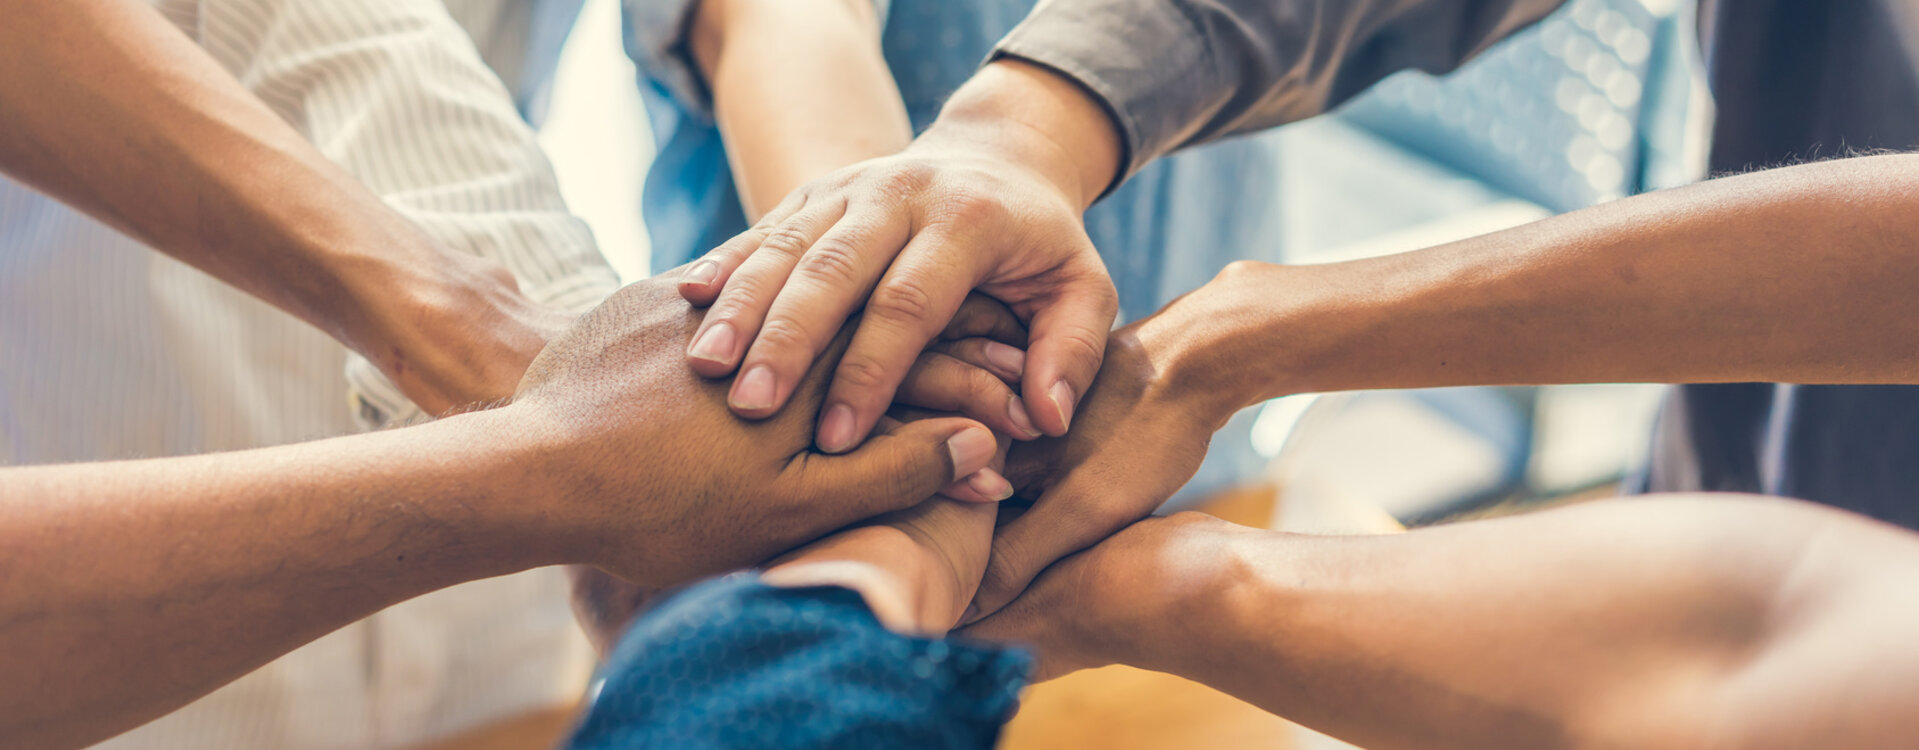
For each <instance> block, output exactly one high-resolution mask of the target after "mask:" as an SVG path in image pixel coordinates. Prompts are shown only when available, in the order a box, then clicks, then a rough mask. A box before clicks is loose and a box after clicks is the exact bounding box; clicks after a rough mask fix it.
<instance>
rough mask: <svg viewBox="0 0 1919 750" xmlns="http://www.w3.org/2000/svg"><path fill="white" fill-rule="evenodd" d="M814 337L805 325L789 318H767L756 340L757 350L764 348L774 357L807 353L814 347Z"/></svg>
mask: <svg viewBox="0 0 1919 750" xmlns="http://www.w3.org/2000/svg"><path fill="white" fill-rule="evenodd" d="M813 341H814V339H813V337H812V335H811V332H810V331H809V330H808V329H807V326H806V324H805V323H801V322H800V321H798V320H795V319H793V318H788V317H772V318H767V319H766V322H765V323H762V324H761V325H760V333H759V336H758V337H756V338H755V341H754V346H755V348H761V347H763V348H764V350H765V351H766V352H768V353H770V354H772V355H774V356H776V357H777V356H779V355H781V354H786V353H790V352H796V351H805V350H806V349H808V348H809V347H811V346H812V345H813Z"/></svg>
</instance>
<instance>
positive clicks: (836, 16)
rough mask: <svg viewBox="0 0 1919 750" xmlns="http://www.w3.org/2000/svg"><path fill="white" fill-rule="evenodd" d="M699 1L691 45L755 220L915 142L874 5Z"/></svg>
mask: <svg viewBox="0 0 1919 750" xmlns="http://www.w3.org/2000/svg"><path fill="white" fill-rule="evenodd" d="M694 1H695V2H697V4H698V7H697V8H696V9H695V10H694V16H693V23H692V28H691V33H690V39H689V40H688V41H689V42H690V45H688V46H690V47H691V50H690V51H691V52H692V55H693V58H694V60H695V61H696V62H697V64H698V67H699V70H700V72H701V74H702V78H703V79H704V80H705V81H706V83H707V89H708V91H710V92H711V95H712V106H713V115H714V119H715V120H716V121H717V122H718V123H719V127H720V132H721V133H722V134H723V135H724V137H725V139H726V150H727V157H728V159H729V160H730V161H731V162H732V167H733V180H734V182H735V183H737V184H738V185H739V190H740V203H741V205H743V206H745V208H746V218H747V220H748V221H749V222H750V221H757V220H758V219H759V218H760V217H761V216H762V215H765V214H766V212H767V211H770V210H772V208H773V207H774V206H776V205H779V202H780V201H781V200H782V199H784V198H785V197H786V194H787V193H790V192H792V191H793V189H794V188H797V187H799V186H800V185H803V184H805V183H807V182H809V181H811V180H812V179H813V178H816V177H819V176H820V175H823V174H826V173H828V172H831V171H833V170H835V169H839V168H840V167H844V166H846V165H848V164H852V163H854V162H856V161H860V160H862V159H871V158H873V157H876V156H885V155H887V154H891V153H893V152H896V151H898V150H900V149H901V148H904V147H905V146H906V144H907V143H908V142H909V141H911V140H912V139H913V126H912V124H911V123H910V122H908V121H907V119H906V105H905V103H903V102H902V101H900V92H899V87H898V86H897V85H896V84H894V83H893V73H892V71H891V70H889V69H888V68H887V66H886V59H885V58H884V57H883V56H882V55H881V53H880V26H881V24H882V22H883V21H884V19H883V18H881V15H880V11H879V9H878V8H875V7H874V5H875V4H874V3H873V2H872V0H804V1H803V2H790V1H788V0H694ZM691 270H693V271H698V270H700V269H691Z"/></svg>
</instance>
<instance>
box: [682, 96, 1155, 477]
mask: <svg viewBox="0 0 1919 750" xmlns="http://www.w3.org/2000/svg"><path fill="white" fill-rule="evenodd" d="M1117 144H1118V136H1117V134H1116V130H1115V129H1114V126H1113V124H1112V123H1111V122H1110V120H1109V119H1108V117H1107V115H1106V114H1105V112H1104V110H1103V109H1101V108H1100V105H1098V104H1097V103H1096V102H1094V101H1093V100H1092V99H1091V98H1090V97H1088V96H1087V95H1086V94H1085V93H1083V92H1082V91H1080V90H1079V89H1078V88H1077V86H1076V85H1075V84H1073V83H1071V82H1069V81H1067V80H1066V79H1063V78H1061V77H1059V76H1057V75H1055V74H1053V73H1051V72H1047V71H1044V70H1043V69H1040V68H1037V67H1034V66H1031V65H1027V64H1025V63H1018V62H1012V61H1002V62H996V63H993V64H992V65H989V66H987V68H986V69H984V70H982V72H981V73H980V74H979V75H978V76H976V77H975V78H974V80H973V81H972V82H969V83H968V84H967V85H966V86H965V87H963V88H962V89H961V90H960V92H958V93H956V94H955V95H954V97H953V99H952V100H951V101H950V102H949V103H948V105H947V107H946V109H945V110H944V111H943V112H942V113H941V116H940V120H939V122H938V123H936V124H935V125H934V126H933V127H932V128H931V129H930V130H928V131H927V133H926V134H925V135H923V136H921V137H920V138H919V139H918V140H916V141H915V142H914V143H913V144H912V145H911V146H910V147H908V148H907V149H906V150H905V151H904V152H902V153H900V154H898V155H896V156H890V157H885V158H881V159H874V160H870V161H867V162H863V163H860V164H856V165H853V166H851V167H848V168H846V169H843V170H840V171H839V172H836V173H834V174H831V175H828V176H827V177H824V178H821V179H819V180H816V181H814V182H813V183H811V184H809V185H807V186H805V187H802V188H801V189H800V190H798V191H796V192H795V193H794V194H792V195H791V196H789V197H788V198H787V200H786V201H785V202H783V203H781V204H780V205H779V206H777V207H775V208H774V209H773V211H772V212H770V213H768V214H767V215H766V216H765V217H764V218H762V219H761V221H760V222H759V223H758V224H757V225H755V226H754V227H753V228H752V229H750V230H748V231H747V232H745V233H743V234H741V235H739V236H738V237H735V238H733V239H732V240H729V241H728V242H726V243H725V244H723V245H721V246H720V247H719V248H717V249H715V250H713V251H712V252H711V253H708V254H707V256H706V257H705V258H704V259H702V260H700V261H698V262H696V263H694V264H692V265H691V266H688V267H687V269H686V272H685V273H684V275H682V277H681V292H682V293H683V294H684V295H685V297H686V299H687V300H689V301H691V302H693V303H694V304H697V305H702V306H708V305H710V307H711V312H710V313H709V314H708V315H707V318H706V320H705V321H704V322H703V323H702V324H701V326H700V329H699V331H698V333H697V334H696V335H695V337H694V339H693V341H694V343H693V344H692V346H691V347H689V348H688V350H687V357H688V359H689V361H690V362H691V363H692V365H693V367H694V369H695V370H696V371H697V372H699V373H700V374H702V375H705V376H708V377H721V376H725V375H728V374H730V373H733V372H735V371H737V372H739V373H740V375H739V377H738V378H737V379H735V381H734V382H733V385H732V389H731V392H730V394H729V399H728V400H729V404H730V406H731V407H732V408H733V410H734V411H736V412H738V413H739V414H741V415H742V416H746V417H750V418H755V419H758V418H766V417H769V416H772V415H774V414H777V413H779V412H780V410H781V409H782V408H783V407H784V406H785V405H786V404H787V402H788V400H789V399H790V398H792V394H793V393H794V392H795V386H796V384H798V383H799V382H800V381H801V379H802V378H803V376H804V375H805V374H806V373H807V372H808V368H809V367H811V366H812V364H813V363H814V361H815V360H816V359H817V358H818V357H819V355H820V354H821V353H822V352H823V351H824V350H825V349H826V348H827V344H828V342H829V341H831V340H832V339H833V337H834V336H835V334H836V333H837V332H838V331H839V328H840V326H841V324H842V322H843V321H845V320H846V319H847V318H848V316H849V315H851V314H853V312H854V311H855V310H856V309H859V308H860V307H861V306H862V305H864V308H865V313H864V316H863V318H862V321H861V323H860V325H859V330H858V333H857V334H856V335H855V336H854V338H853V342H852V344H851V346H850V348H849V349H848V350H847V351H846V353H845V355H844V356H843V357H841V358H840V362H839V365H838V367H837V369H836V370H835V372H834V376H833V378H832V381H833V383H832V388H831V390H830V391H829V392H828V393H827V396H826V401H825V403H826V404H827V406H826V408H825V410H824V417H823V418H822V419H821V420H820V422H819V441H818V442H819V445H820V447H821V448H822V449H823V450H825V451H827V452H839V451H844V450H848V449H850V448H852V447H853V446H855V445H858V444H859V443H860V441H861V440H862V439H864V438H865V436H866V435H867V434H868V432H869V431H870V430H871V429H872V428H873V426H874V424H876V423H877V421H878V419H879V417H880V415H881V414H882V413H884V412H885V411H886V408H887V406H888V405H889V404H890V403H891V402H892V401H893V400H894V394H895V391H896V389H897V388H898V386H899V385H900V383H901V382H902V380H903V379H904V377H905V375H906V373H907V372H908V370H909V369H910V367H911V366H912V364H913V362H914V359H915V357H917V356H919V354H920V352H921V350H922V349H924V348H925V346H926V343H927V342H928V341H929V340H931V339H932V338H933V336H934V335H935V334H936V333H937V332H939V331H940V330H941V329H942V328H944V327H945V326H946V323H947V321H948V320H949V319H950V318H951V317H952V316H953V314H954V311H955V310H957V309H958V308H959V307H960V305H961V301H962V300H963V299H964V298H965V297H966V296H967V294H968V293H969V292H971V291H972V290H975V289H977V290H979V291H981V292H983V293H985V294H988V295H990V296H992V297H994V298H997V299H999V300H1001V301H1003V302H1005V303H1007V304H1008V305H1010V306H1011V307H1012V309H1013V310H1014V311H1015V312H1016V313H1018V314H1019V315H1020V317H1021V318H1022V319H1024V320H1026V321H1028V323H1029V327H1030V329H1031V333H1032V340H1031V345H1030V347H1029V348H1028V349H1027V352H1028V363H1027V368H1026V371H1025V374H1024V376H1023V378H1022V379H1021V388H1020V394H1021V400H1020V401H1017V402H1010V403H1009V404H1008V406H1007V411H1008V413H1007V417H1006V421H1007V422H1008V423H1010V424H1013V425H1016V426H1018V428H1019V429H1016V430H1014V431H1013V434H1014V435H1015V436H1016V437H1019V438H1022V439H1031V438H1035V437H1039V436H1040V435H1041V434H1047V435H1060V434H1064V433H1065V432H1066V429H1067V425H1068V424H1069V423H1070V422H1071V421H1072V419H1073V413H1074V409H1075V407H1076V404H1077V403H1078V402H1079V400H1080V397H1081V396H1082V395H1083V394H1084V393H1085V392H1086V390H1087V388H1088V387H1089V385H1090V384H1091V382H1092V380H1093V376H1094V374H1095V373H1096V372H1097V371H1098V369H1099V363H1100V356H1101V351H1102V349H1103V348H1104V346H1105V341H1106V334H1107V332H1108V329H1109V328H1110V327H1111V325H1112V321H1113V316H1114V314H1115V311H1116V309H1117V293H1116V292H1115V291H1114V289H1113V285H1112V281H1111V280H1110V279H1109V278H1108V277H1107V275H1106V270H1105V268H1104V266H1103V265H1102V263H1101V261H1100V258H1099V255H1098V254H1097V253H1096V252H1095V251H1094V249H1093V246H1092V243H1091V242H1090V241H1089V240H1088V239H1087V237H1086V232H1085V229H1084V227H1083V226H1082V222H1081V219H1080V212H1081V211H1083V210H1084V209H1085V207H1086V206H1087V205H1088V204H1090V203H1091V202H1092V200H1093V199H1094V198H1095V197H1097V196H1098V195H1099V193H1100V192H1101V191H1103V190H1104V189H1105V188H1106V186H1107V184H1108V183H1109V182H1110V181H1111V179H1112V176H1113V174H1114V173H1115V171H1116V169H1117V166H1116V165H1117V162H1118V145H1117Z"/></svg>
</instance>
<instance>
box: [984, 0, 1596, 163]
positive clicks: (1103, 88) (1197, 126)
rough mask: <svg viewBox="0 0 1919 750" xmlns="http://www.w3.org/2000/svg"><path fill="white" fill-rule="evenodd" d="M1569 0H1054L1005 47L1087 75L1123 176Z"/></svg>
mask: <svg viewBox="0 0 1919 750" xmlns="http://www.w3.org/2000/svg"><path fill="white" fill-rule="evenodd" d="M1563 1H1564V0H1042V1H1041V2H1040V4H1039V6H1038V7H1037V8H1035V9H1034V10H1033V13H1032V15H1030V16H1028V17H1027V18H1026V20H1025V21H1024V22H1022V23H1021V24H1020V25H1019V26H1018V27H1016V28H1014V29H1013V31H1012V33H1011V34H1008V35H1007V36H1006V38H1005V39H1004V40H1002V41H1001V42H1000V44H999V46H998V47H997V48H996V49H995V50H994V53H993V54H994V56H995V57H999V56H1011V57H1017V58H1021V59H1024V60H1029V61H1031V62H1034V63H1038V64H1040V65H1044V66H1046V67H1049V68H1052V69H1054V70H1057V71H1059V72H1061V73H1063V74H1065V75H1067V76H1069V77H1071V78H1074V79H1076V80H1078V81H1079V83H1080V84H1081V85H1082V86H1084V87H1085V88H1086V89H1087V90H1088V91H1090V92H1091V93H1092V94H1093V95H1094V96H1095V97H1096V98H1098V99H1100V100H1102V102H1103V103H1104V104H1105V106H1106V107H1107V109H1108V110H1109V111H1110V113H1111V114H1112V115H1113V117H1114V119H1115V120H1116V121H1117V122H1118V124H1119V127H1120V137H1121V148H1122V149H1123V150H1122V153H1121V156H1120V163H1121V164H1122V165H1123V169H1122V171H1121V172H1120V174H1119V175H1118V176H1117V178H1116V179H1115V181H1114V184H1115V185H1117V184H1118V183H1119V182H1120V181H1123V180H1124V179H1125V178H1127V177H1129V176H1131V175H1132V174H1133V173H1134V172H1136V171H1138V170H1139V168H1140V167H1141V166H1143V165H1145V164H1146V163H1148V162H1150V161H1152V160H1153V159H1156V158H1159V157H1161V156H1164V155H1166V154H1167V153H1169V152H1171V151H1174V150H1176V149H1179V148H1182V147H1185V146H1190V145H1193V144H1197V143H1202V142H1205V141H1210V140H1213V139H1217V138H1222V137H1225V136H1229V135H1233V134H1235V133H1242V132H1246V131H1249V130H1255V129H1259V128H1266V127H1272V126H1274V125H1280V124H1283V123H1288V122H1292V121H1295V120H1300V119H1304V118H1307V117H1311V116H1313V115H1317V114H1319V113H1321V112H1324V111H1326V110H1327V109H1329V108H1331V107H1334V106H1337V105H1338V104H1339V103H1340V102H1342V101H1345V100H1346V99H1348V98H1350V97H1352V96H1353V95H1355V94H1357V93H1359V92H1360V91H1363V90H1365V89H1366V87H1368V86H1371V85H1372V84H1373V83H1374V82H1375V81H1378V80H1379V79H1381V78H1384V77H1386V76H1388V75H1390V74H1392V73H1395V72H1397V71H1400V70H1405V69H1409V68H1410V69H1418V70H1424V71H1427V72H1429V73H1444V72H1448V71H1451V70H1452V69H1453V68H1456V67H1458V66H1459V65H1460V64H1461V63H1463V62H1465V61H1466V60H1468V59H1470V58H1471V57H1472V56H1474V55H1476V54H1478V53H1480V52H1482V51H1484V50H1485V49H1486V48H1487V47H1490V46H1492V44H1493V43H1494V42H1497V41H1499V40H1500V39H1502V38H1504V37H1506V36H1507V35H1510V34H1512V33H1513V32H1516V31H1518V30H1520V29H1523V28H1525V27H1526V26H1528V25H1530V24H1532V23H1533V22H1534V21H1537V20H1539V19H1540V18H1542V17H1544V16H1545V15H1547V14H1548V13H1550V12H1552V11H1553V9H1555V8H1557V7H1559V6H1560V5H1561V4H1562V3H1563Z"/></svg>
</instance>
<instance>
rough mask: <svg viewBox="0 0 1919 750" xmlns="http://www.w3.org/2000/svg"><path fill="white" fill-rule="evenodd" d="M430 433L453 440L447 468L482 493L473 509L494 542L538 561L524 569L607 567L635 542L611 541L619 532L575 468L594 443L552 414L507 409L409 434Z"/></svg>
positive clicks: (467, 415)
mask: <svg viewBox="0 0 1919 750" xmlns="http://www.w3.org/2000/svg"><path fill="white" fill-rule="evenodd" d="M429 428H430V429H436V430H441V431H443V432H442V434H448V435H451V436H452V437H450V438H449V447H448V449H447V450H445V451H444V460H443V461H442V462H441V463H442V465H443V466H445V467H446V468H447V470H448V471H451V472H454V473H456V474H458V475H460V476H462V477H470V480H467V483H468V484H470V485H471V486H474V487H479V488H481V490H482V491H481V494H480V496H479V497H478V499H477V501H476V502H474V503H473V506H474V511H475V512H476V513H477V514H478V515H479V516H480V517H481V518H482V519H483V522H484V526H485V529H486V531H488V532H490V535H489V538H500V539H503V540H504V542H505V544H506V545H508V546H509V548H510V554H512V555H515V556H525V557H527V558H528V559H530V560H532V561H533V562H532V564H531V565H527V566H525V567H539V566H547V565H593V566H606V565H608V564H610V563H613V562H615V561H616V560H618V559H619V553H620V552H621V551H622V550H623V549H624V548H623V547H622V546H621V545H622V543H623V542H625V543H630V542H631V540H630V539H624V538H609V537H614V536H616V535H617V532H616V530H614V529H612V528H611V526H612V525H611V524H609V523H608V522H607V519H606V518H605V517H604V516H603V515H602V514H601V513H600V512H599V508H600V506H601V505H603V504H604V503H605V498H604V497H601V496H599V495H598V494H596V493H594V492H592V491H591V490H592V488H591V487H590V486H588V485H589V484H590V482H591V480H590V479H583V477H582V473H581V472H579V471H575V470H572V469H570V468H569V464H568V462H569V461H573V460H576V459H578V458H579V456H580V455H581V454H583V453H586V452H588V451H591V450H592V449H593V448H594V446H593V445H592V444H591V442H590V441H588V440H586V439H583V438H582V437H580V436H579V435H577V434H575V433H573V432H571V431H568V430H566V429H565V428H564V427H563V426H561V425H558V424H556V423H554V422H553V420H552V419H550V418H549V417H548V416H547V415H545V414H542V413H540V412H538V411H536V410H533V409H529V408H526V407H523V406H519V405H514V404H508V405H506V406H502V407H499V408H494V409H485V410H481V411H474V412H467V413H464V414H456V415H453V416H450V417H446V418H443V419H440V420H436V421H434V422H430V423H427V424H425V425H422V426H419V427H409V428H406V429H408V430H420V429H429Z"/></svg>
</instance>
